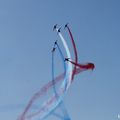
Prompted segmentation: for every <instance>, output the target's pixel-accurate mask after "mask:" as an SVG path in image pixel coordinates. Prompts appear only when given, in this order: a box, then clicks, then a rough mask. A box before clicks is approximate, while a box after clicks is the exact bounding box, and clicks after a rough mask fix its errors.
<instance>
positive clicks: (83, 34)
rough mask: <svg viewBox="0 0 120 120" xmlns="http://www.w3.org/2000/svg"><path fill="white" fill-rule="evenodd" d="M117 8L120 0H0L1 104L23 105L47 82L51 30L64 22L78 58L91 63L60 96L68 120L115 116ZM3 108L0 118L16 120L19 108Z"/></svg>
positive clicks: (119, 103)
mask: <svg viewBox="0 0 120 120" xmlns="http://www.w3.org/2000/svg"><path fill="white" fill-rule="evenodd" d="M119 6H120V0H99V1H98V0H70V1H68V0H59V1H58V0H52V1H50V0H34V1H33V0H0V106H3V105H10V104H11V105H12V104H26V103H27V101H28V100H29V99H30V97H31V96H32V95H33V94H34V93H35V92H36V91H37V90H39V88H41V87H42V86H43V85H44V84H45V83H47V82H48V81H49V80H51V48H52V46H53V42H54V41H55V40H56V39H57V38H58V37H57V35H56V33H54V32H53V31H52V28H53V25H54V24H56V23H58V24H59V25H60V26H64V24H66V22H69V24H70V27H71V30H72V32H73V35H74V38H75V41H76V45H77V49H78V53H79V62H82V63H83V62H94V63H95V65H96V68H95V70H94V71H93V72H85V73H83V74H81V75H78V76H76V77H75V81H74V83H73V84H72V86H71V88H70V89H69V90H68V92H67V94H66V96H65V99H64V101H65V105H66V108H67V110H68V112H69V114H70V116H71V119H72V120H117V119H118V118H117V115H118V114H120V77H119V74H120V73H119V68H120V62H119V61H120V55H119V51H120V7H119ZM62 32H63V34H64V35H65V37H66V38H67V33H66V32H65V31H64V30H63V29H62ZM67 40H68V38H67ZM68 44H69V43H68ZM7 109H10V108H6V109H5V110H2V107H1V108H0V119H2V120H8V119H10V120H16V116H17V115H18V113H19V112H20V110H18V111H17V108H16V110H7ZM6 114H7V115H6ZM51 119H54V120H55V119H56V118H48V120H51Z"/></svg>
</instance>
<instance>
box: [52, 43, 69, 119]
mask: <svg viewBox="0 0 120 120" xmlns="http://www.w3.org/2000/svg"><path fill="white" fill-rule="evenodd" d="M55 45H57V48H58V52H59V54H60V57H61V60H62V63H63V66H64V73H65V75H66V64H65V62H64V56H63V53H62V51H61V49H60V47H59V45H58V43H57V42H55ZM55 45H54V47H55ZM54 52H55V51H54ZM54 52H52V80H53V90H54V93H55V95H56V97H57V98H59V96H58V94H57V91H56V88H55V84H54V79H55V77H54ZM66 87H67V80H66V79H65V90H66ZM58 107H59V108H60V109H61V110H62V112H63V114H64V116H63V117H62V116H60V115H59V114H56V113H53V115H55V116H56V117H59V118H60V119H62V120H70V117H69V115H68V113H67V110H66V108H65V106H64V103H63V101H61V104H60V105H59V106H58Z"/></svg>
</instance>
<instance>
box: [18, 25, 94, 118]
mask: <svg viewBox="0 0 120 120" xmlns="http://www.w3.org/2000/svg"><path fill="white" fill-rule="evenodd" d="M64 28H65V30H67V32H68V35H69V37H70V42H71V43H72V46H73V50H74V51H73V53H74V59H72V58H71V53H70V50H69V47H68V44H67V42H66V40H65V38H64V37H63V35H62V33H61V27H60V28H58V25H57V24H56V25H54V27H53V31H56V33H57V35H58V36H59V38H60V40H61V43H62V45H63V47H64V49H65V52H66V53H64V54H66V57H64V55H63V52H62V50H61V48H60V46H59V44H58V41H55V42H54V46H53V49H52V52H51V53H52V70H51V71H52V80H51V81H49V82H48V83H47V84H46V85H45V86H43V87H42V88H41V89H40V90H39V91H37V92H36V93H35V94H34V95H33V96H32V97H31V99H30V100H29V102H28V104H27V105H26V107H25V108H24V109H23V112H22V113H20V115H19V116H18V118H17V120H43V119H45V118H47V117H48V116H49V115H54V116H56V117H57V118H58V119H61V120H71V118H70V116H69V114H68V112H67V110H66V108H65V105H64V102H63V97H64V95H65V93H66V91H67V90H68V88H69V87H70V85H71V84H72V82H73V80H74V77H75V75H77V74H79V73H81V72H83V71H87V70H93V69H94V68H95V66H94V64H93V63H86V64H80V63H78V54H77V49H76V45H75V41H74V38H73V35H72V32H71V30H70V28H69V26H68V24H66V25H65V27H64ZM56 51H57V52H58V53H59V56H60V59H61V61H62V65H63V73H61V74H60V75H58V76H57V77H55V64H54V58H55V57H54V56H55V52H56ZM59 83H60V86H59V88H57V89H56V84H59ZM51 89H52V90H53V94H52V95H51V96H50V97H49V98H48V99H46V101H44V102H43V103H42V104H41V105H40V106H39V105H38V106H37V107H36V109H34V110H33V107H34V105H37V103H38V102H39V100H40V99H42V97H43V96H46V95H47V93H48V92H49V90H51ZM58 108H59V109H60V110H61V112H62V115H61V114H60V113H56V109H58Z"/></svg>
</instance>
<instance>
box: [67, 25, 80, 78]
mask: <svg viewBox="0 0 120 120" xmlns="http://www.w3.org/2000/svg"><path fill="white" fill-rule="evenodd" d="M66 28H67V30H68V32H69V35H70V38H71V41H72V45H73V49H74V56H75V63H77V62H78V55H77V49H76V45H75V41H74V38H73V35H72V32H71V30H70V28H69V26H68V25H66ZM75 73H76V66H74V69H73V73H72V80H73V79H74V75H75Z"/></svg>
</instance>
